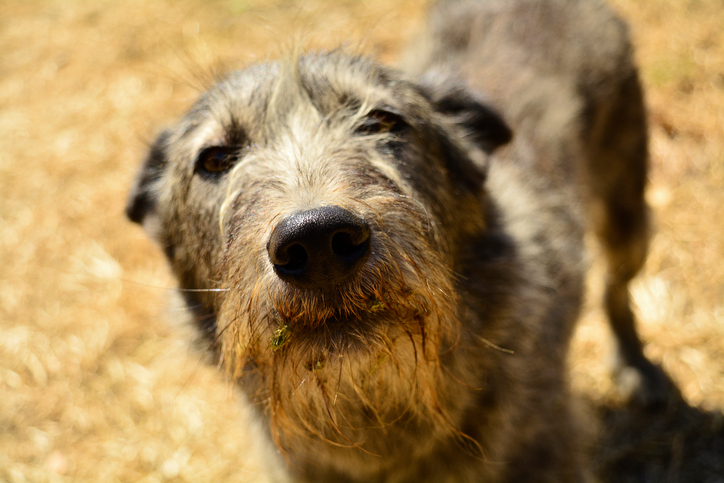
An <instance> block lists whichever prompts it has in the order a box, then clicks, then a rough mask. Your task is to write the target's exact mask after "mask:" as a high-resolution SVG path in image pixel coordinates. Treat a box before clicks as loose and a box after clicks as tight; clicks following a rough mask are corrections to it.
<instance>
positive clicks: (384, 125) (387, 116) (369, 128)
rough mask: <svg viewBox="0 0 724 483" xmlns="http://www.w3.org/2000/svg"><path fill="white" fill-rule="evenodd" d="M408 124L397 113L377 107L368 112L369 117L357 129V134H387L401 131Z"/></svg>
mask: <svg viewBox="0 0 724 483" xmlns="http://www.w3.org/2000/svg"><path fill="white" fill-rule="evenodd" d="M406 126H407V123H405V121H404V120H403V119H402V117H400V116H399V115H397V114H394V113H392V112H389V111H383V110H381V109H375V110H373V111H370V113H369V114H367V117H366V118H365V120H364V121H363V122H362V124H361V125H360V126H359V127H358V128H357V130H356V131H355V132H356V133H357V134H362V135H365V134H385V133H393V134H394V133H399V132H400V131H402V130H403V129H404V128H405V127H406Z"/></svg>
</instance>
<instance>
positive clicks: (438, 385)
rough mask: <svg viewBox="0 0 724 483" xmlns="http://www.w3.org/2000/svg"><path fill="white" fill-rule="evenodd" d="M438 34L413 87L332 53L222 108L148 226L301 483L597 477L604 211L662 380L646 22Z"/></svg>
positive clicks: (459, 27) (179, 167) (225, 99)
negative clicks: (640, 36) (651, 295)
mask: <svg viewBox="0 0 724 483" xmlns="http://www.w3.org/2000/svg"><path fill="white" fill-rule="evenodd" d="M431 18H434V19H436V20H435V22H433V24H432V25H431V27H430V29H429V30H428V32H427V33H426V34H425V35H424V36H423V37H421V39H420V40H419V42H418V44H417V46H416V47H415V48H414V49H412V50H411V53H410V54H409V55H408V62H407V68H408V69H409V71H410V72H412V73H413V74H414V77H410V76H408V75H406V74H401V73H399V72H398V71H396V70H393V69H388V68H385V67H381V66H379V65H376V64H374V63H373V62H370V61H367V60H364V59H360V58H357V57H350V56H346V55H344V54H341V53H338V52H335V53H328V54H321V55H312V56H307V57H302V58H299V59H295V60H294V61H292V62H288V63H285V62H280V63H268V64H263V65H259V66H255V67H252V68H249V69H247V70H244V71H242V72H239V73H236V74H234V75H232V76H231V77H229V78H228V79H227V80H226V81H224V82H221V83H220V84H219V85H217V86H215V87H213V88H212V89H211V90H210V91H209V92H207V93H206V94H204V95H203V96H202V98H201V99H200V100H199V101H198V102H197V103H196V105H195V106H194V107H193V108H192V109H191V111H190V112H189V113H188V114H187V115H186V116H185V117H184V118H183V119H182V120H181V121H180V123H179V124H178V125H177V126H176V127H174V128H172V129H170V130H168V131H166V132H164V133H163V134H162V135H161V136H160V137H159V139H158V140H157V142H156V144H155V145H154V147H153V148H152V150H151V153H150V155H149V157H148V159H147V161H146V164H145V167H144V169H143V170H142V172H141V175H140V177H139V181H138V184H137V187H136V189H135V190H134V193H133V195H132V198H131V203H130V204H129V208H128V214H129V216H130V218H131V219H132V220H134V221H137V222H142V223H144V225H146V226H147V227H148V228H149V229H150V230H151V231H152V232H153V233H154V236H155V237H156V238H157V239H158V240H159V242H160V243H161V244H162V245H163V246H164V247H165V249H166V253H167V255H168V257H169V259H170V261H171V265H172V267H173V268H174V270H175V272H176V274H177V275H178V277H179V280H180V285H181V287H182V288H185V289H193V290H196V291H188V292H185V294H186V296H187V301H188V303H189V306H190V307H193V308H194V310H195V311H196V312H197V315H198V317H197V321H198V327H199V329H200V330H201V333H202V334H204V335H205V337H206V338H207V341H208V342H209V344H210V345H211V347H212V350H213V352H214V353H215V354H216V355H217V356H218V360H219V362H220V364H221V365H223V366H224V367H225V368H226V369H227V370H228V372H229V374H230V375H231V376H232V377H233V378H234V379H236V380H238V381H239V385H240V387H241V389H242V391H243V393H244V394H245V403H246V404H250V405H252V406H253V407H254V408H256V412H257V414H258V416H259V418H260V420H261V421H262V424H263V426H264V428H265V430H266V432H268V434H269V437H270V439H271V441H273V442H274V444H275V445H276V446H277V448H278V449H279V450H281V452H282V453H283V454H284V458H285V461H286V465H287V472H288V474H289V475H290V476H291V477H292V478H293V479H296V480H298V481H310V482H311V481H314V482H323V481H334V482H345V481H348V482H356V481H365V482H374V481H379V482H383V481H395V482H397V481H399V482H407V481H415V482H419V481H431V482H444V481H464V482H467V481H509V482H513V481H516V482H517V481H550V482H564V481H583V480H584V479H585V471H584V464H583V458H584V454H583V451H582V450H581V448H582V447H585V445H581V441H580V438H579V437H578V431H577V429H576V423H575V421H574V418H573V416H572V411H571V407H570V405H571V402H570V397H569V394H568V384H567V369H566V357H567V352H568V346H569V341H570V337H571V334H572V330H573V327H574V324H575V321H576V319H577V317H578V312H579V308H580V304H581V299H582V293H583V286H584V282H583V278H584V274H585V268H586V266H585V257H584V247H583V234H584V230H585V228H586V226H587V223H586V221H585V220H586V219H587V217H589V215H590V213H591V210H592V211H594V212H597V213H599V214H598V215H597V216H595V217H594V219H595V220H596V221H595V222H594V223H593V224H592V226H593V227H594V228H595V229H596V230H597V231H598V233H599V234H600V235H601V239H602V241H603V244H604V246H605V247H606V253H607V254H608V255H609V259H610V265H611V267H612V269H611V274H610V280H609V295H608V296H607V307H608V308H609V312H610V314H611V318H612V322H613V326H614V328H616V329H617V335H618V340H619V342H621V349H622V350H621V352H622V354H623V356H624V360H625V361H626V363H627V364H628V365H630V366H632V367H634V368H635V369H636V370H638V371H639V372H640V373H641V374H642V375H643V376H644V379H645V381H650V380H653V379H655V377H654V378H648V376H649V375H650V374H655V370H654V368H653V366H651V364H650V363H649V362H648V361H647V360H646V359H645V358H644V357H643V355H642V354H641V347H640V342H639V341H638V338H637V337H636V334H635V331H634V329H633V318H632V316H631V313H630V309H629V306H628V289H627V283H628V281H629V279H630V278H631V277H632V276H633V275H634V274H635V273H636V272H637V271H638V269H639V267H640V266H641V264H642V263H643V260H644V257H645V249H646V234H647V224H646V206H645V204H644V201H643V188H644V180H645V172H646V125H645V119H644V112H643V105H642V99H641V92H640V88H639V84H638V80H637V77H636V70H635V68H634V66H633V63H632V61H631V53H630V46H629V43H628V40H627V38H626V33H625V27H624V26H623V25H622V23H621V22H620V21H619V20H617V19H616V18H615V17H614V16H613V15H612V14H611V13H610V12H609V11H608V10H607V9H605V8H603V7H602V6H601V5H599V4H598V3H597V2H595V1H591V2H563V1H556V0H550V1H542V0H521V1H518V2H507V1H501V2H492V1H491V2H456V3H450V4H442V5H440V6H438V7H437V11H436V12H435V13H434V14H433V16H432V17H431ZM562 38H565V39H568V40H570V41H571V42H570V43H561V39H562ZM482 95H488V96H490V99H491V100H492V102H493V103H494V105H495V106H496V107H497V108H499V109H501V111H502V113H503V118H502V119H501V117H500V116H499V115H498V114H496V111H495V110H494V109H491V108H490V107H488V106H487V105H486V104H485V103H484V102H482V101H481V99H482V97H481V96H482ZM503 119H505V120H506V121H508V122H509V123H510V126H511V127H512V128H513V129H512V134H513V137H512V141H511V131H510V130H509V127H508V125H506V122H505V121H503ZM506 144H507V145H506ZM587 207H591V210H587ZM595 207H600V208H598V210H596V208H595ZM204 289H213V291H212V290H210V291H209V292H205V291H204ZM650 387H651V388H654V389H655V381H653V382H651V385H650ZM645 389H646V387H645ZM643 393H644V394H646V393H647V390H644V391H643Z"/></svg>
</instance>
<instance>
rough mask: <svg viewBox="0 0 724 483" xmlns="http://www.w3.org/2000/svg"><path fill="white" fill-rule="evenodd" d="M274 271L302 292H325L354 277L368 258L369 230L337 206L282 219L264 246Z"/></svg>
mask: <svg viewBox="0 0 724 483" xmlns="http://www.w3.org/2000/svg"><path fill="white" fill-rule="evenodd" d="M267 252H268V253H269V258H270V259H271V262H272V263H273V264H274V270H276V272H277V275H279V277H281V278H282V279H283V280H285V281H287V282H289V283H293V284H295V285H297V286H299V287H302V288H308V289H311V288H319V289H329V288H332V287H334V286H336V285H339V284H340V283H341V282H343V281H344V280H345V279H347V278H349V277H350V276H352V275H353V274H355V273H356V272H357V271H358V270H359V269H360V267H362V264H364V262H365V261H366V260H367V257H368V256H369V254H370V228H369V226H367V223H365V221H364V220H363V219H361V218H359V217H358V216H356V215H354V214H353V213H350V212H349V211H347V210H345V209H344V208H341V207H339V206H322V207H320V208H314V209H312V210H309V211H299V212H296V213H292V214H291V215H289V216H288V217H286V218H284V219H283V220H282V221H281V222H280V223H279V224H278V225H277V226H276V228H274V231H273V232H272V235H271V238H270V239H269V244H268V245H267Z"/></svg>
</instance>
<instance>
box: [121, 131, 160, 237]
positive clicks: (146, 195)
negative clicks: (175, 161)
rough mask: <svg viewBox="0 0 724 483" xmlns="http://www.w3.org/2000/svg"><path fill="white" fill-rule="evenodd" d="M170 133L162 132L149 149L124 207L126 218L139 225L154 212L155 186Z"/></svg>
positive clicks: (155, 201) (155, 200) (155, 202)
mask: <svg viewBox="0 0 724 483" xmlns="http://www.w3.org/2000/svg"><path fill="white" fill-rule="evenodd" d="M169 137H170V131H163V132H162V133H161V134H159V136H158V137H157V138H156V141H155V142H154V143H153V144H152V145H151V149H150V150H149V152H148V154H147V155H146V159H145V160H144V161H143V165H142V166H141V171H140V172H139V173H138V175H137V176H136V181H135V183H134V186H133V189H132V190H131V194H130V196H129V197H128V205H126V216H128V218H129V219H130V220H131V221H133V222H135V223H139V224H144V220H146V218H147V217H148V216H149V215H151V214H154V213H155V212H156V204H157V193H156V184H157V181H158V180H159V179H160V178H161V175H162V173H163V170H164V168H165V167H166V164H167V162H166V144H167V142H168V139H169Z"/></svg>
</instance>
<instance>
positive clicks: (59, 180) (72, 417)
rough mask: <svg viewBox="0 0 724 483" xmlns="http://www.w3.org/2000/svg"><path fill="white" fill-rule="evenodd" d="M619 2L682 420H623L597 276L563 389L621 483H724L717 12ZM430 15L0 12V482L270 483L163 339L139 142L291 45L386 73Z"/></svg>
mask: <svg viewBox="0 0 724 483" xmlns="http://www.w3.org/2000/svg"><path fill="white" fill-rule="evenodd" d="M302 4H303V6H302ZM613 4H614V6H615V8H616V9H617V10H618V11H619V12H620V13H621V14H622V15H623V16H624V17H625V18H627V19H628V20H629V21H630V23H631V25H632V33H633V38H634V41H635V44H636V46H637V58H638V59H639V62H640V64H641V72H642V77H643V80H644V83H645V86H646V91H647V98H648V103H649V108H650V122H651V152H652V160H651V164H652V170H651V175H650V180H651V185H650V188H649V192H648V198H649V200H650V203H651V205H652V207H653V211H654V214H655V219H656V235H655V236H654V238H653V241H652V246H651V254H650V257H649V261H648V264H647V265H646V268H645V271H644V273H643V274H642V275H641V277H640V278H639V279H637V281H636V282H635V284H634V287H633V294H634V299H635V301H636V305H637V307H638V309H637V310H638V314H639V317H640V319H641V325H640V327H641V332H642V334H643V337H644V338H645V339H646V341H648V345H647V347H646V353H647V354H648V355H649V356H650V357H651V358H652V359H654V360H656V361H659V362H661V363H662V364H663V367H664V368H665V370H666V371H667V372H668V373H669V374H670V375H671V377H672V378H673V380H674V381H675V382H676V383H677V385H678V386H679V388H680V389H681V392H682V394H683V396H684V398H685V400H686V401H687V402H688V404H689V405H691V406H692V408H687V407H686V406H681V405H679V406H675V405H674V406H672V407H670V408H668V409H667V410H665V411H663V412H662V413H660V414H657V415H653V416H651V415H637V413H635V411H633V410H630V409H629V408H626V407H622V406H619V400H618V399H617V395H616V391H614V390H613V386H612V384H611V379H610V377H609V375H608V372H607V371H608V369H607V365H606V363H607V360H608V357H609V351H610V345H611V344H610V340H609V334H608V329H607V327H606V325H605V324H604V323H603V319H602V316H601V313H600V310H599V309H598V304H597V303H596V302H597V297H598V295H597V294H598V292H599V291H600V288H601V287H600V281H599V278H597V277H596V274H597V273H599V274H600V270H599V271H598V272H597V271H596V270H594V272H593V276H592V277H591V281H590V286H591V293H592V296H591V301H590V303H589V307H588V308H587V310H586V315H585V318H584V321H583V322H582V324H581V326H580V330H579V332H578V335H577V338H576V343H575V346H574V351H573V358H572V367H573V369H572V371H573V383H574V387H575V388H576V391H577V393H578V394H579V395H580V396H581V397H582V399H583V400H584V402H585V404H586V405H588V406H590V409H589V411H590V413H591V416H590V417H591V418H593V420H597V421H599V423H598V424H599V426H600V427H601V432H602V439H603V441H605V444H603V445H602V446H601V447H602V448H603V449H601V450H599V451H597V455H598V456H597V461H598V463H597V464H598V465H599V467H600V468H602V469H601V471H602V472H603V473H604V474H606V475H608V477H609V478H610V479H611V481H712V482H714V481H724V461H722V460H724V430H723V429H722V427H723V426H724V418H722V415H721V414H722V413H721V412H722V410H723V409H724V305H723V300H724V229H723V227H724V222H723V221H722V220H724V190H723V189H722V186H724V127H723V126H724V28H722V26H723V25H724V8H722V5H721V2H716V1H713V0H657V1H652V2H641V1H634V0H615V1H613ZM422 13H423V9H422V4H421V2H420V1H417V0H405V1H399V2H389V1H387V0H367V1H364V2H362V1H355V0H348V1H346V2H336V3H333V2H328V1H324V2H323V1H311V2H310V1H305V2H298V3H297V2H294V1H291V0H284V1H282V0H279V1H278V2H277V3H276V4H272V3H270V2H264V1H254V0H248V1H244V0H236V1H232V0H228V1H222V0H214V1H205V2H190V1H170V0H168V1H155V2H147V1H141V0H132V1H116V0H106V1H96V2H87V1H81V0H77V1H65V0H63V1H61V0H55V1H53V0H37V1H32V2H28V1H22V0H5V1H3V2H0V52H2V54H0V324H1V326H0V330H1V332H0V480H2V481H10V482H21V481H26V480H27V481H33V482H35V481H50V482H54V481H81V482H82V481H87V482H98V481H104V482H105V481H148V482H151V481H179V482H180V481H188V482H204V481H207V482H211V481H254V482H255V481H262V479H261V477H260V476H259V474H258V473H257V472H258V471H259V462H258V460H257V459H256V458H255V457H254V448H253V446H254V441H250V438H249V437H248V436H246V433H245V427H246V426H245V424H244V417H245V415H244V414H242V413H241V409H240V408H239V407H238V405H237V404H235V403H234V400H233V395H232V392H231V390H230V387H229V384H228V383H227V382H226V381H225V380H224V379H223V378H222V376H221V375H220V374H218V373H217V372H216V371H215V370H213V368H210V367H208V366H207V365H205V364H204V363H203V362H201V361H200V358H199V356H198V355H197V354H196V353H195V352H193V351H192V350H191V349H189V347H188V346H186V345H185V344H184V342H183V340H185V339H184V336H183V334H182V333H181V332H182V331H177V329H175V328H173V327H172V325H171V324H170V323H169V319H170V318H169V317H168V316H167V315H168V313H169V310H171V311H173V309H169V307H168V304H167V300H168V293H169V291H170V288H172V287H173V286H174V282H173V280H172V279H171V277H170V276H169V273H168V271H167V269H166V266H165V262H164V260H163V258H162V255H161V253H160V251H159V250H157V249H156V248H155V247H154V246H153V245H152V244H151V243H150V242H149V241H148V240H147V238H146V236H145V235H144V234H143V233H142V231H141V229H140V228H138V227H137V226H134V225H131V224H130V223H128V222H127V221H126V220H125V219H124V217H123V216H122V211H123V207H124V202H125V197H126V195H127V192H128V190H129V186H130V184H131V181H132V179H133V176H134V173H135V170H136V169H137V167H138V164H139V163H140V160H141V158H142V156H143V153H144V150H145V148H146V143H147V142H148V141H150V140H151V139H152V138H153V135H154V133H156V132H157V131H158V130H159V129H160V128H161V127H162V126H163V125H164V123H167V122H170V121H171V120H172V119H173V118H174V117H175V116H177V115H178V114H180V113H181V112H182V111H183V110H184V109H185V108H186V107H187V106H188V105H189V104H190V102H191V101H192V100H193V98H194V96H195V95H196V94H197V93H198V91H199V89H202V88H203V87H204V86H205V85H208V83H209V82H210V79H212V78H213V73H214V72H223V71H224V70H228V69H232V68H235V67H240V66H243V65H247V64H249V63H252V62H255V61H258V60H263V59H265V58H267V57H268V56H272V57H273V56H276V55H278V54H279V53H280V52H285V51H289V49H290V48H292V47H293V46H294V45H305V46H309V47H310V48H320V47H328V48H329V47H334V46H337V45H339V44H340V43H347V44H348V45H349V46H350V47H351V48H353V49H355V50H358V51H363V52H368V53H371V54H372V55H376V56H377V57H378V58H380V59H382V60H383V61H385V62H393V61H394V59H395V56H396V54H397V52H398V51H399V48H400V46H401V44H402V42H403V41H404V39H406V38H408V37H409V36H410V34H411V32H412V31H413V30H414V28H415V27H416V26H417V25H418V23H419V21H420V19H421V18H422ZM350 39H351V40H350ZM164 314H166V315H164ZM706 411H711V413H707V412H706ZM634 423H636V424H634ZM717 445H719V446H717ZM707 465H708V466H707ZM702 468H703V470H702ZM709 468H711V471H710V472H709V473H706V474H705V475H712V476H711V478H712V479H711V480H706V479H705V478H704V477H702V478H701V479H699V476H698V475H699V474H704V473H695V471H700V472H701V471H709ZM611 475H614V476H611ZM692 475H695V476H692ZM647 478H648V479H647ZM716 478H719V479H716Z"/></svg>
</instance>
